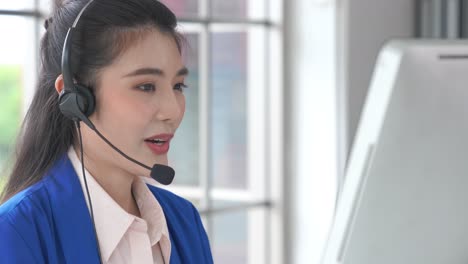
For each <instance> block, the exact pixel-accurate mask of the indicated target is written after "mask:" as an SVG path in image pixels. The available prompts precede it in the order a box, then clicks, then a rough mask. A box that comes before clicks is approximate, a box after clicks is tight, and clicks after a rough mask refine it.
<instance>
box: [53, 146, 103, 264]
mask: <svg viewBox="0 0 468 264" xmlns="http://www.w3.org/2000/svg"><path fill="white" fill-rule="evenodd" d="M49 174H50V175H49V177H50V178H49V180H50V181H52V184H48V191H49V195H50V203H51V208H52V212H53V218H54V221H55V226H56V231H57V233H56V234H55V236H56V238H57V239H58V240H59V241H60V243H59V244H61V245H62V247H63V248H62V250H63V254H64V256H65V260H66V263H99V256H98V250H97V247H98V243H97V241H96V236H95V233H94V228H93V224H92V221H91V216H90V213H89V210H88V206H87V205H86V202H85V201H86V200H85V197H84V194H83V190H82V188H81V184H80V182H79V179H78V176H77V174H76V172H75V170H74V169H73V166H72V164H71V162H70V160H69V159H68V156H67V155H66V154H65V155H64V156H63V157H62V158H61V159H60V160H58V161H57V162H56V163H55V165H54V167H53V168H52V169H51V171H50V172H49Z"/></svg>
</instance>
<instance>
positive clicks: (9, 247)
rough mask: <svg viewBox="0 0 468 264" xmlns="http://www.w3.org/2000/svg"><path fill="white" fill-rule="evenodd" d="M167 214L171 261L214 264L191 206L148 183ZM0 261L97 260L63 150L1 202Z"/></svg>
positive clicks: (88, 222)
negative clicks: (36, 178) (45, 170)
mask: <svg viewBox="0 0 468 264" xmlns="http://www.w3.org/2000/svg"><path fill="white" fill-rule="evenodd" d="M148 187H149V189H150V190H151V192H152V193H153V194H154V196H155V197H156V199H158V201H159V203H160V204H161V207H162V209H163V211H164V215H165V216H166V220H167V225H168V229H169V234H170V239H171V261H170V263H171V264H176V263H197V264H200V263H213V259H212V256H211V251H210V245H209V242H208V237H207V235H206V233H205V230H204V228H203V225H202V222H201V220H200V215H199V214H198V212H197V210H196V209H195V207H194V206H193V205H192V204H191V203H190V202H189V201H187V200H185V199H183V198H181V197H179V196H176V195H175V194H173V193H171V192H168V191H166V190H163V189H160V188H157V187H154V186H151V185H148ZM0 263H28V264H29V263H80V264H82V263H99V257H98V251H97V242H96V237H95V235H94V230H93V225H92V222H91V217H90V214H89V210H88V207H87V205H86V202H85V198H84V194H83V191H82V188H81V185H80V182H79V179H78V177H77V175H76V173H75V170H74V169H73V166H72V164H71V162H70V160H69V159H68V157H67V155H64V156H63V157H62V158H61V159H60V160H58V161H57V162H56V163H55V165H54V166H53V168H52V169H51V170H50V171H49V172H48V173H47V175H46V176H45V177H44V178H43V179H42V180H41V181H39V182H38V183H36V184H34V185H32V186H31V187H29V188H27V189H25V190H23V191H22V192H20V193H18V194H16V195H15V196H13V197H12V198H11V199H9V200H8V201H7V202H5V203H4V204H2V205H1V206H0Z"/></svg>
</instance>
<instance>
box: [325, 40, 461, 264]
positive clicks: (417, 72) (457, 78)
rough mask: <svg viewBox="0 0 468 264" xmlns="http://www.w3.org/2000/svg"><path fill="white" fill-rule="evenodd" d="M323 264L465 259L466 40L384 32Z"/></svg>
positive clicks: (425, 263) (433, 263) (430, 263)
mask: <svg viewBox="0 0 468 264" xmlns="http://www.w3.org/2000/svg"><path fill="white" fill-rule="evenodd" d="M322 263H323V264H336V263H342V264H396V263H398V264H401V263H408V264H409V263H411V264H462V263H463V264H465V263H468V42H467V41H448V40H446V41H443V40H439V41H437V40H400V41H392V42H389V43H388V44H387V45H386V46H385V47H384V48H383V49H382V50H381V52H380V54H379V57H378V59H377V62H376V66H375V70H374V75H373V78H372V81H371V85H370V89H369V93H368V96H367V99H366V103H365V106H364V108H363V112H362V115H361V120H360V124H359V128H358V131H357V133H356V138H355V141H354V144H353V147H352V151H351V154H350V157H349V160H348V167H347V170H346V178H345V182H344V185H343V188H342V192H341V194H340V197H339V201H338V205H337V209H336V214H335V220H334V223H333V226H332V229H331V231H330V236H329V240H328V243H327V246H326V250H325V252H324V256H323V261H322Z"/></svg>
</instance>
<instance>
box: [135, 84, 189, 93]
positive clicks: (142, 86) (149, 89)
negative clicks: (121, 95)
mask: <svg viewBox="0 0 468 264" xmlns="http://www.w3.org/2000/svg"><path fill="white" fill-rule="evenodd" d="M186 88H188V86H187V85H186V84H185V83H177V84H176V85H174V90H176V91H180V92H183V91H184V89H186ZM137 89H139V90H141V91H143V92H153V91H155V90H156V85H155V84H154V83H144V84H140V85H138V86H137Z"/></svg>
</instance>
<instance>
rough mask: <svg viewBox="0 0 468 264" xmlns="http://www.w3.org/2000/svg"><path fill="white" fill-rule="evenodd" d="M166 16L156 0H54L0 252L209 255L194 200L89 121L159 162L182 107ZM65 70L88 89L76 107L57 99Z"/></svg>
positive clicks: (20, 257)
mask: <svg viewBox="0 0 468 264" xmlns="http://www.w3.org/2000/svg"><path fill="white" fill-rule="evenodd" d="M88 3H90V5H89V6H87V4H88ZM81 11H83V12H82V14H80V12H81ZM79 14H80V15H81V16H80V15H79ZM77 17H78V18H79V19H77ZM76 19H77V20H76ZM75 20H76V28H75V29H74V33H73V37H72V38H71V37H70V38H69V39H68V40H67V41H69V44H70V45H68V44H67V45H66V47H65V51H64V52H63V50H64V43H66V41H65V39H66V34H67V31H68V29H69V28H70V27H72V25H73V24H74V22H75ZM176 24H177V21H176V18H175V16H174V14H173V13H172V12H171V11H170V10H169V9H167V8H166V7H165V6H164V5H163V4H161V3H159V2H158V1H155V0H94V1H92V2H89V0H76V1H72V0H70V1H56V3H55V5H54V10H53V12H52V15H51V18H49V19H48V20H47V21H46V23H45V27H46V33H45V35H44V37H43V39H42V42H41V59H42V68H41V72H40V76H39V83H38V87H37V90H36V94H35V95H34V99H33V102H32V104H31V106H30V109H29V111H28V113H27V115H26V118H25V121H24V124H23V127H22V133H21V136H20V139H19V141H18V147H17V157H16V163H15V164H14V166H13V170H12V173H11V175H10V177H9V180H8V182H7V185H6V188H5V190H4V192H3V195H2V202H3V204H2V205H1V206H0V256H1V257H0V259H1V263H100V262H101V263H212V262H213V261H212V256H211V252H210V247H209V242H208V239H207V236H206V233H205V231H204V229H203V225H202V223H201V220H200V216H199V214H198V212H197V211H196V209H195V208H194V206H193V205H192V204H191V203H190V202H188V201H187V200H185V199H183V198H180V197H178V196H176V195H174V194H172V193H170V192H168V191H165V190H162V189H160V188H158V187H155V186H154V185H155V184H156V183H155V181H154V180H153V179H152V178H150V177H149V175H150V173H149V170H147V169H145V168H144V167H142V166H140V165H138V164H136V163H135V162H130V161H129V160H128V159H126V158H125V157H123V156H122V155H121V154H119V153H118V152H116V151H115V150H114V149H112V148H111V147H110V146H109V144H108V143H106V142H105V141H104V140H103V139H102V138H101V137H100V136H99V135H98V134H97V132H96V131H94V129H93V127H95V128H96V129H97V130H99V131H100V133H102V134H103V136H104V137H105V138H106V140H108V141H109V142H111V143H112V144H114V145H116V146H117V147H118V148H120V149H121V150H122V151H123V152H124V153H125V154H126V155H128V156H130V157H132V158H134V159H135V160H136V161H138V162H141V163H142V164H154V163H156V164H161V165H167V163H168V160H167V151H168V149H169V143H170V140H171V138H172V137H173V135H174V133H175V131H176V129H177V127H178V126H179V124H180V122H181V120H182V117H183V115H184V111H185V98H184V94H183V89H184V87H185V84H184V79H185V77H186V75H187V70H186V68H185V67H184V65H183V63H182V59H181V37H180V35H179V34H178V33H177V32H176V31H175V27H176ZM70 35H71V34H70ZM68 46H69V48H70V50H68V48H67V47H68ZM62 52H63V57H64V58H65V59H66V60H65V63H64V65H65V66H63V65H61V61H62ZM67 54H68V55H67ZM67 65H68V66H69V67H67ZM68 68H69V69H68ZM68 70H70V71H71V72H70V74H71V75H72V77H67V74H66V73H67V71H68ZM69 79H70V80H69ZM71 79H72V80H71ZM67 80H68V85H70V83H72V86H76V85H80V87H81V88H80V89H81V90H80V92H79V93H78V94H79V97H80V98H81V96H83V98H88V99H87V100H84V99H83V100H84V101H86V102H87V103H84V101H81V99H80V101H79V103H77V105H78V106H79V108H80V111H82V112H83V113H85V115H86V116H84V117H83V118H78V119H73V120H72V119H70V118H69V117H70V116H69V115H68V114H67V110H66V109H65V110H64V107H63V103H64V101H67V99H64V98H66V97H67V96H65V95H64V94H67V93H69V92H70V91H69V90H70V87H68V86H67ZM73 83H74V84H73ZM71 94H73V92H72V93H71ZM59 95H60V97H59ZM93 100H95V106H93V105H94V103H93ZM59 104H60V106H59ZM65 108H66V107H65ZM88 115H89V117H87V116H88ZM67 116H68V117H67ZM77 120H82V122H78V121H77ZM80 123H81V124H86V125H81V126H80V125H79V124H80ZM75 125H76V126H75ZM163 167H164V166H163ZM157 173H158V172H156V174H157ZM140 175H143V176H140Z"/></svg>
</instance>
